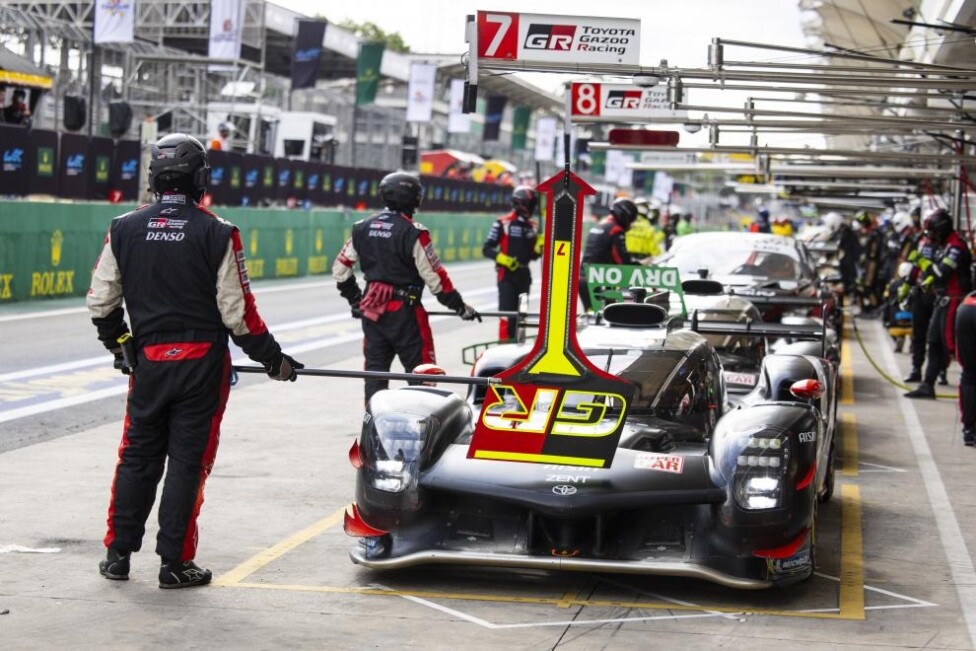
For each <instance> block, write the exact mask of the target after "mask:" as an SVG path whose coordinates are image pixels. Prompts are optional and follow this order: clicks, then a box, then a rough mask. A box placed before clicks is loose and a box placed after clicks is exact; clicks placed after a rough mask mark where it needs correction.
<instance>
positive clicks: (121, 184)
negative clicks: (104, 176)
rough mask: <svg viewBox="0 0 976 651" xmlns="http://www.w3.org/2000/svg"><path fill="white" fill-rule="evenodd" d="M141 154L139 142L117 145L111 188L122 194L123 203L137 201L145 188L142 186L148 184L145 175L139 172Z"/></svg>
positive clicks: (121, 141)
mask: <svg viewBox="0 0 976 651" xmlns="http://www.w3.org/2000/svg"><path fill="white" fill-rule="evenodd" d="M140 152H141V148H140V145H139V141H138V140H119V141H118V142H116V143H115V155H114V157H113V158H112V180H111V187H112V189H113V190H119V191H120V192H121V193H122V201H137V200H138V199H139V190H140V188H141V187H144V185H141V184H145V183H146V177H145V175H144V174H140V171H139V153H140Z"/></svg>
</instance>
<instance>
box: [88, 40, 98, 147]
mask: <svg viewBox="0 0 976 651" xmlns="http://www.w3.org/2000/svg"><path fill="white" fill-rule="evenodd" d="M97 54H98V46H97V45H95V43H94V42H93V43H92V49H91V53H90V55H89V58H88V137H89V138H91V137H92V136H93V135H94V134H95V65H96V62H95V59H96V57H97Z"/></svg>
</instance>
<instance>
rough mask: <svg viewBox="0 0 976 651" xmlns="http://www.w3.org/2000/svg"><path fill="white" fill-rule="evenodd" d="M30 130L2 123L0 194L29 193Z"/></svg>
mask: <svg viewBox="0 0 976 651" xmlns="http://www.w3.org/2000/svg"><path fill="white" fill-rule="evenodd" d="M29 134H30V131H28V130H27V129H25V128H23V127H21V126H9V127H5V126H3V125H0V194H11V195H18V196H22V195H24V194H26V193H27V179H28V177H29V174H28V173H27V148H28V145H29V143H30V140H29V138H28V135H29Z"/></svg>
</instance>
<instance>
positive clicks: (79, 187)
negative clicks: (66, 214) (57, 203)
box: [58, 133, 91, 199]
mask: <svg viewBox="0 0 976 651" xmlns="http://www.w3.org/2000/svg"><path fill="white" fill-rule="evenodd" d="M90 169H91V163H90V161H89V159H88V138H86V137H85V136H83V135H80V134H77V133H64V134H61V169H60V171H59V172H58V173H59V174H60V176H61V183H60V185H61V196H62V197H64V198H65V199H87V198H88V181H89V179H90Z"/></svg>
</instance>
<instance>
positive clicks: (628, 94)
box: [606, 90, 643, 109]
mask: <svg viewBox="0 0 976 651" xmlns="http://www.w3.org/2000/svg"><path fill="white" fill-rule="evenodd" d="M641 95H643V92H642V91H639V90H611V91H610V92H608V93H607V102H606V108H614V109H636V108H640V101H641Z"/></svg>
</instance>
